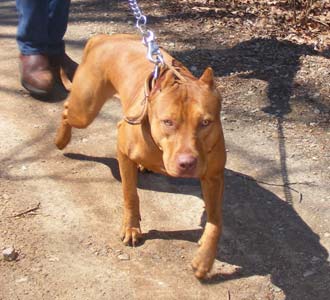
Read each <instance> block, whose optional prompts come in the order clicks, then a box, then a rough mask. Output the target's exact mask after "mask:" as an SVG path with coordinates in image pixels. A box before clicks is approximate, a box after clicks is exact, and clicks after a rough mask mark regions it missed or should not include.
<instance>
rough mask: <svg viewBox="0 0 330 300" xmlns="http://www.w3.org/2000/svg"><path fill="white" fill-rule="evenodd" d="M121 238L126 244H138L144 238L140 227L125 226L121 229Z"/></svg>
mask: <svg viewBox="0 0 330 300" xmlns="http://www.w3.org/2000/svg"><path fill="white" fill-rule="evenodd" d="M121 239H122V241H123V243H124V245H125V246H130V245H131V246H133V247H135V246H137V245H138V244H139V242H140V241H141V239H142V232H141V229H140V227H128V226H123V229H122V231H121Z"/></svg>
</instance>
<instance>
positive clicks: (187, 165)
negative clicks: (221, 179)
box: [177, 154, 197, 171]
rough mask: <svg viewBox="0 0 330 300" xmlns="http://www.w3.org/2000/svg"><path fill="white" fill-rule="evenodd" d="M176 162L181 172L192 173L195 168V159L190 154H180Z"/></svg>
mask: <svg viewBox="0 0 330 300" xmlns="http://www.w3.org/2000/svg"><path fill="white" fill-rule="evenodd" d="M177 162H178V166H179V168H180V170H181V171H192V170H194V169H195V168H196V165H197V158H196V157H195V156H192V155H191V154H180V155H179V156H178V160H177Z"/></svg>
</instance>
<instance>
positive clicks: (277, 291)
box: [273, 285, 282, 293]
mask: <svg viewBox="0 0 330 300" xmlns="http://www.w3.org/2000/svg"><path fill="white" fill-rule="evenodd" d="M273 290H274V292H275V293H279V292H281V291H282V290H281V289H280V288H279V287H278V286H276V285H273Z"/></svg>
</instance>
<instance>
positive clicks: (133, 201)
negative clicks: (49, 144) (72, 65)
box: [55, 34, 226, 278]
mask: <svg viewBox="0 0 330 300" xmlns="http://www.w3.org/2000/svg"><path fill="white" fill-rule="evenodd" d="M145 53H146V49H145V47H144V46H143V45H142V44H141V42H140V39H139V38H138V37H136V36H132V35H124V34H121V35H113V36H107V35H99V36H96V37H93V38H92V39H90V40H89V41H88V43H87V45H86V48H85V50H84V54H83V59H82V63H81V64H80V66H79V67H78V70H77V72H76V74H75V76H74V79H73V82H72V86H71V92H70V94H69V96H68V99H67V101H66V102H65V104H64V112H63V116H62V121H61V125H60V127H59V129H58V132H57V136H56V141H55V143H56V145H57V147H58V148H59V149H63V148H64V147H65V146H66V145H67V144H68V143H69V141H70V139H71V129H72V127H75V128H86V127H87V126H88V125H89V124H90V123H91V122H92V121H93V120H94V119H95V117H96V116H97V114H98V113H99V111H100V110H101V108H102V106H103V104H104V103H105V101H106V100H107V99H109V98H111V97H112V96H114V95H115V94H118V96H119V98H120V100H121V104H122V108H123V115H124V117H123V120H122V121H121V122H119V124H118V143H117V148H118V161H119V168H120V174H121V178H122V186H123V194H124V214H123V226H122V231H121V238H122V239H123V242H124V244H125V245H129V244H131V245H133V246H134V245H136V244H137V243H138V242H139V240H140V239H141V238H142V233H141V229H140V219H141V217H140V208H139V197H138V194H137V172H138V166H139V165H142V166H143V167H145V168H146V169H149V170H151V171H153V172H158V173H162V174H166V175H170V176H174V177H193V178H199V179H200V180H201V186H202V192H203V198H204V202H205V208H206V213H207V222H206V226H205V230H204V233H203V235H202V237H201V239H200V240H199V249H198V251H197V254H196V256H195V258H194V259H193V261H192V267H193V269H194V272H195V276H196V277H198V278H204V277H205V276H206V274H207V273H208V271H210V269H211V267H212V264H213V262H214V259H215V256H216V252H217V244H218V241H219V238H220V235H221V230H222V212H221V210H222V197H223V188H224V183H223V180H224V167H225V161H226V153H225V148H224V138H223V132H222V127H221V122H220V109H221V98H220V95H219V93H218V92H217V91H216V89H215V87H214V81H213V71H212V69H211V68H207V69H206V70H205V71H204V73H203V75H202V76H201V77H200V78H199V79H198V78H195V77H194V76H193V75H192V74H191V73H190V72H189V71H188V69H187V68H185V67H184V66H183V65H182V64H181V63H180V62H178V61H176V60H175V59H174V58H173V57H171V56H170V55H169V54H168V53H166V52H165V51H162V54H163V56H164V59H165V63H166V65H165V66H164V67H162V68H161V71H160V76H159V77H158V79H157V80H153V79H152V72H153V68H154V65H153V64H152V63H150V62H149V61H148V60H147V59H146V58H145Z"/></svg>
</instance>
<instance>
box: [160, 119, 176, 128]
mask: <svg viewBox="0 0 330 300" xmlns="http://www.w3.org/2000/svg"><path fill="white" fill-rule="evenodd" d="M163 124H164V125H166V126H167V127H172V126H173V125H174V122H173V121H172V120H163Z"/></svg>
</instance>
